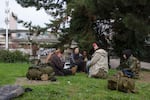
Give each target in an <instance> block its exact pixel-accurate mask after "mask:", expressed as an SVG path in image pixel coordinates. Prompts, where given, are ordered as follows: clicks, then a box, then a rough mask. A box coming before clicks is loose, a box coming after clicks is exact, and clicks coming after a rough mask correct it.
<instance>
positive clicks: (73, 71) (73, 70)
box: [71, 66, 78, 75]
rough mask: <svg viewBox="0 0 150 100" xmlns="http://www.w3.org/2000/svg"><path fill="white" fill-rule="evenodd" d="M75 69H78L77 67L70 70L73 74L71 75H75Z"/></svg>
mask: <svg viewBox="0 0 150 100" xmlns="http://www.w3.org/2000/svg"><path fill="white" fill-rule="evenodd" d="M77 68H78V67H77V66H75V67H72V68H71V71H72V74H73V75H75V73H76V71H77Z"/></svg>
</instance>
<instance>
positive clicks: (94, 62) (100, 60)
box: [88, 43, 108, 79]
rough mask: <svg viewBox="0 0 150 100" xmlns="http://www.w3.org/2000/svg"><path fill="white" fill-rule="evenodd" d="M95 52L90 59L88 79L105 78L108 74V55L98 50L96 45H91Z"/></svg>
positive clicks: (98, 47)
mask: <svg viewBox="0 0 150 100" xmlns="http://www.w3.org/2000/svg"><path fill="white" fill-rule="evenodd" d="M93 48H94V50H95V52H94V53H93V55H92V59H91V61H90V63H89V65H88V66H89V77H94V78H102V79H105V78H107V73H108V56H107V55H108V53H107V52H106V51H105V50H104V49H102V48H100V45H99V44H98V43H93Z"/></svg>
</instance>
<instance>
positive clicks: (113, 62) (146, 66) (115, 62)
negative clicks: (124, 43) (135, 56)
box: [110, 59, 150, 70]
mask: <svg viewBox="0 0 150 100" xmlns="http://www.w3.org/2000/svg"><path fill="white" fill-rule="evenodd" d="M119 64H120V59H110V65H111V68H116V67H117V66H119ZM141 69H146V70H150V63H147V62H141Z"/></svg>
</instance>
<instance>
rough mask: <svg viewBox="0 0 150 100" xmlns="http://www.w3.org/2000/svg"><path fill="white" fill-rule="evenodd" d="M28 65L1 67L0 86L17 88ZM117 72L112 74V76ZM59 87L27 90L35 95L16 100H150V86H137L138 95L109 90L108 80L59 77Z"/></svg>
mask: <svg viewBox="0 0 150 100" xmlns="http://www.w3.org/2000/svg"><path fill="white" fill-rule="evenodd" d="M28 66H29V64H26V63H15V64H4V63H0V86H2V85H6V84H14V83H15V81H16V78H18V77H25V74H26V71H27V69H28ZM115 72H116V71H115V70H110V72H109V75H112V74H114V73H115ZM149 73H150V72H149ZM57 81H58V82H56V83H50V84H48V85H30V86H27V85H26V86H24V87H25V88H26V87H29V88H32V89H33V91H32V92H27V93H24V95H23V96H21V97H19V98H16V99H14V100H142V99H143V100H150V83H147V82H139V81H138V82H136V87H137V89H138V91H139V93H137V94H132V93H130V94H128V93H122V92H118V91H111V90H109V89H107V80H102V79H92V78H88V77H87V75H86V74H84V73H77V74H76V75H75V76H67V77H57Z"/></svg>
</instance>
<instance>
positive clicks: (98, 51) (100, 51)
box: [95, 49, 107, 56]
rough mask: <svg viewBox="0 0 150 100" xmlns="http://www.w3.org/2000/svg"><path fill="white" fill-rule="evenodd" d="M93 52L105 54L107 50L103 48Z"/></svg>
mask: <svg viewBox="0 0 150 100" xmlns="http://www.w3.org/2000/svg"><path fill="white" fill-rule="evenodd" d="M95 53H100V54H101V55H102V56H107V52H106V51H105V50H104V49H98V50H96V51H95Z"/></svg>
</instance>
